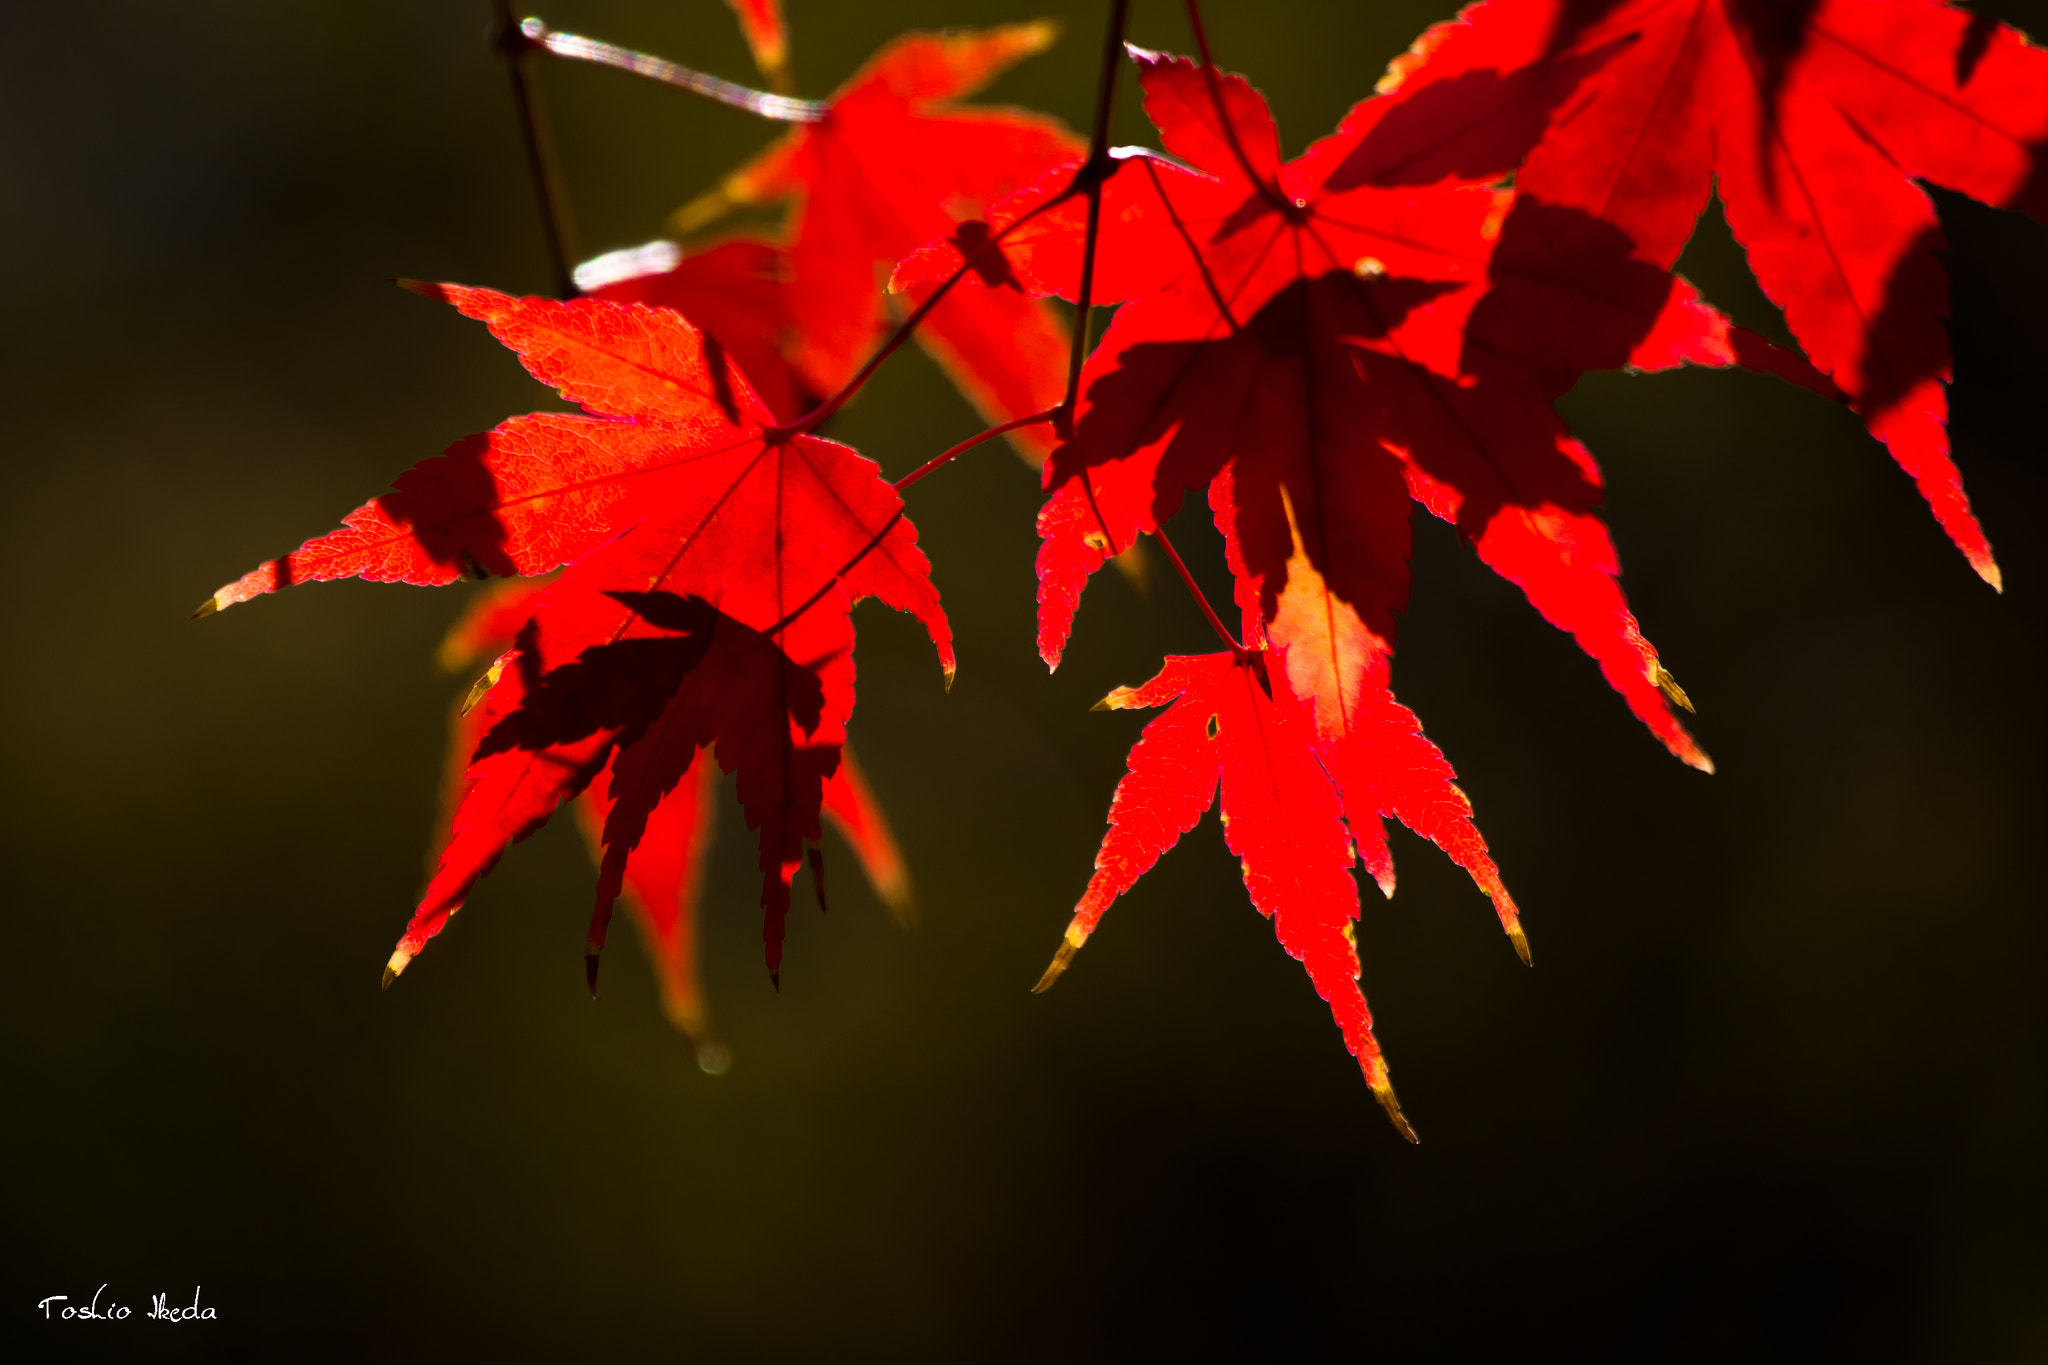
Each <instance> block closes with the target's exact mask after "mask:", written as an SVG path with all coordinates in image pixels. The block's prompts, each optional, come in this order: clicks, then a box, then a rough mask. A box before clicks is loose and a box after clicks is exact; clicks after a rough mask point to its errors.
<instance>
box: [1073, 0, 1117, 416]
mask: <svg viewBox="0 0 2048 1365" xmlns="http://www.w3.org/2000/svg"><path fill="white" fill-rule="evenodd" d="M1130 12H1131V3H1130V0H1111V4H1110V7H1109V24H1108V25H1107V27H1106V28H1105V29H1104V30H1103V35H1102V63H1101V66H1100V68H1099V69H1098V72H1097V75H1096V81H1095V123H1094V126H1093V127H1092V128H1091V129H1090V130H1089V134H1088V162H1087V164H1086V165H1085V166H1083V167H1082V173H1081V175H1078V176H1076V177H1075V183H1076V186H1078V185H1079V184H1080V181H1081V179H1082V177H1083V176H1085V177H1086V179H1087V185H1086V193H1087V195H1088V233H1087V236H1086V237H1084V238H1083V239H1082V242H1081V289H1080V292H1079V293H1078V294H1077V295H1076V296H1075V308H1074V343H1073V349H1072V350H1071V351H1069V352H1068V355H1067V393H1066V397H1065V398H1064V399H1062V400H1061V402H1060V416H1059V417H1058V418H1056V419H1055V423H1056V427H1057V429H1058V430H1059V432H1060V434H1061V435H1062V436H1071V435H1072V434H1073V431H1074V408H1075V405H1076V404H1077V403H1079V401H1080V397H1081V366H1082V364H1083V363H1084V362H1085V361H1086V360H1087V359H1088V345H1089V342H1090V341H1091V340H1092V337H1091V335H1090V334H1091V333H1092V332H1093V331H1094V330H1095V318H1094V315H1093V314H1092V312H1091V311H1090V308H1091V306H1092V305H1093V303H1094V302H1095V244H1096V242H1097V241H1098V240H1099V239H1100V238H1101V235H1102V183H1103V181H1105V180H1106V179H1108V178H1109V174H1110V161H1109V121H1110V115H1111V114H1112V113H1113V112H1114V111H1115V108H1116V78H1117V73H1118V71H1119V70H1121V69H1122V65H1123V55H1124V51H1123V49H1124V26H1125V23H1126V22H1127V21H1128V20H1129V18H1130ZM1069 192H1070V193H1071V190H1070V191H1069Z"/></svg>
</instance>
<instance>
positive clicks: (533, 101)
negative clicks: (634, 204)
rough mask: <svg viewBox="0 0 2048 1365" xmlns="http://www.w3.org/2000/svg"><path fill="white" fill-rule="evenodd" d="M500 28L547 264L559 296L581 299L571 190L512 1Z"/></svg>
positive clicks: (500, 1)
mask: <svg viewBox="0 0 2048 1365" xmlns="http://www.w3.org/2000/svg"><path fill="white" fill-rule="evenodd" d="M495 3H496V7H497V12H498V22H497V24H496V27H495V31H494V33H493V34H492V37H493V45H494V46H495V47H496V48H497V49H498V52H499V54H500V55H501V56H503V57H504V59H505V69H506V71H508V72H510V73H511V76H512V104H513V107H514V108H516V109H517V110H518V111H519V135H520V140H521V141H522V142H523V143H524V144H525V146H526V169H527V173H528V174H529V175H530V176H531V177H532V179H533V192H534V195H535V197H536V198H538V199H539V200H540V217H541V230H542V231H543V232H544V233H545V234H546V235H547V239H548V262H549V264H550V265H551V266H552V267H553V269H554V273H555V294H556V295H557V296H558V297H560V298H565V299H572V298H575V297H576V292H577V291H576V273H575V262H576V256H577V250H576V223H575V219H574V217H573V216H572V215H571V214H570V212H569V190H568V186H567V185H566V184H564V182H563V180H562V168H561V163H560V162H559V160H558V159H557V158H556V156H555V139H554V134H553V131H552V130H551V129H550V128H549V126H548V116H547V108H546V106H544V105H543V104H542V103H541V99H540V85H539V83H538V82H537V81H536V80H535V79H534V73H533V72H532V71H531V70H529V69H528V67H527V59H528V57H529V55H530V54H531V52H532V50H533V49H532V47H531V45H530V44H529V43H528V42H527V41H526V38H525V35H524V34H523V33H522V31H521V29H520V27H519V21H518V16H517V15H516V14H514V13H513V10H512V0H495Z"/></svg>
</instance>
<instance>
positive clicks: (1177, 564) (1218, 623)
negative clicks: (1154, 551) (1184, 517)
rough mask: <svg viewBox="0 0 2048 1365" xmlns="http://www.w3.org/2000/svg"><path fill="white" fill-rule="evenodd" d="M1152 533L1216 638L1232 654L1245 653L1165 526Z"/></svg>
mask: <svg viewBox="0 0 2048 1365" xmlns="http://www.w3.org/2000/svg"><path fill="white" fill-rule="evenodd" d="M1152 534H1153V535H1154V536H1155V537H1156V538H1157V539H1158V541H1159V548H1160V549H1162V550H1164V551H1166V557H1167V558H1168V559H1170V560H1172V561H1173V568H1174V572H1176V573H1178V574H1179V575H1180V581H1181V583H1182V584H1183V585H1184V586H1185V587H1186V588H1187V590H1188V592H1189V594H1190V595H1191V596H1193V597H1194V599H1195V605H1197V606H1199V607H1200V608H1201V609H1202V615H1204V616H1206V617H1208V618H1209V626H1210V628H1211V629H1213V630H1214V631H1215V632H1216V638H1217V639H1219V640H1221V641H1223V643H1224V644H1226V645H1228V646H1230V652H1231V653H1233V654H1240V655H1241V654H1244V653H1247V652H1248V651H1247V650H1246V649H1245V647H1244V646H1243V645H1242V644H1240V643H1239V642H1238V638H1237V637H1236V636H1235V635H1232V634H1231V633H1230V632H1229V631H1228V630H1226V629H1224V626H1223V618H1222V617H1220V616H1218V615H1217V614H1216V608H1214V607H1212V606H1210V605H1209V599H1208V597H1207V596H1206V595H1204V594H1203V592H1202V589H1201V587H1200V586H1199V585H1198V584H1197V583H1196V582H1195V576H1194V575H1193V574H1191V573H1189V572H1188V566H1187V562H1186V561H1185V560H1183V559H1182V558H1181V557H1180V551H1179V550H1176V549H1174V548H1173V541H1171V540H1170V539H1168V538H1167V535H1166V528H1165V527H1164V526H1161V527H1159V528H1158V529H1156V530H1155V531H1153V532H1152Z"/></svg>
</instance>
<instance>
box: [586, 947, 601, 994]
mask: <svg viewBox="0 0 2048 1365" xmlns="http://www.w3.org/2000/svg"><path fill="white" fill-rule="evenodd" d="M597 962H598V955H597V954H596V953H585V954H584V955H583V980H584V983H585V984H586V985H588V986H589V987H590V998H591V999H592V1000H595V999H597Z"/></svg>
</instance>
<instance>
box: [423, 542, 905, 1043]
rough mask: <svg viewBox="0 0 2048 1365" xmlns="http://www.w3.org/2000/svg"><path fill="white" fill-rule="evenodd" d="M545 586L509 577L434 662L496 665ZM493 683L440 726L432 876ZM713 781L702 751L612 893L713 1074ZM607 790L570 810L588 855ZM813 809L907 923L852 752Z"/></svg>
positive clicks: (900, 876)
mask: <svg viewBox="0 0 2048 1365" xmlns="http://www.w3.org/2000/svg"><path fill="white" fill-rule="evenodd" d="M546 587H547V584H546V582H544V581H536V580H533V579H508V580H506V581H504V582H501V583H499V584H497V585H496V586H494V587H493V588H491V589H490V590H488V591H486V592H484V593H482V594H480V595H479V596H478V597H477V598H476V600H475V601H474V602H473V603H472V604H471V606H470V607H469V609H468V610H467V611H465V612H464V613H463V615H462V617H461V619H460V620H458V621H457V622H456V624H455V625H454V626H453V627H452V628H451V629H450V630H449V632H448V635H447V637H446V638H445V639H444V640H443V641H442V642H441V648H440V650H439V655H438V657H439V660H440V663H441V666H442V667H443V668H444V669H446V670H448V671H450V672H454V671H456V670H458V669H460V668H462V667H464V666H465V665H467V664H470V663H471V662H472V661H474V660H476V659H477V658H478V657H480V656H484V655H489V656H493V658H494V661H495V658H496V656H498V655H500V654H501V653H502V651H504V650H506V649H509V648H510V647H511V646H512V644H513V642H514V640H515V639H516V638H517V637H518V635H519V632H520V631H521V630H522V629H523V628H524V627H525V625H526V623H527V622H528V621H529V620H530V619H532V616H533V612H534V608H535V606H536V600H535V599H536V598H538V596H539V595H540V594H541V593H542V591H543V590H544V589H545V588H546ZM494 666H495V664H494ZM500 671H501V670H500ZM495 682H496V674H495V673H492V672H487V673H485V675H484V676H483V678H481V679H479V680H478V683H477V685H476V687H474V688H473V689H472V691H471V694H470V696H469V697H466V698H463V699H461V700H459V701H458V703H457V705H456V707H455V713H454V715H453V717H452V718H451V720H450V723H449V739H450V745H449V752H448V767H447V778H446V784H445V793H444V798H443V802H442V805H443V810H442V816H441V821H440V827H439V829H438V831H437V832H436V834H435V836H434V839H433V841H432V844H431V851H430V854H429V865H428V866H429V872H430V873H431V872H432V870H433V869H434V868H435V867H436V866H437V865H438V864H439V861H440V856H441V852H442V850H443V848H444V847H445V846H446V844H447V841H448V833H449V830H450V829H451V827H452V826H453V823H454V819H455V813H456V810H457V809H458V807H459V806H460V804H461V794H462V790H463V777H464V773H465V771H466V770H467V768H468V766H469V762H470V758H471V756H472V755H473V754H475V753H476V751H477V746H478V745H479V743H480V742H481V741H482V740H483V737H484V719H485V713H484V712H482V711H480V710H478V709H477V708H476V707H475V706H474V705H473V703H474V701H475V699H476V698H477V697H478V696H480V695H481V693H482V692H484V691H487V690H488V689H489V688H490V686H492V685H493V684H494V683H495ZM716 780H717V765H716V763H715V762H714V761H713V759H712V757H711V756H710V754H709V753H708V752H705V751H699V752H698V754H697V756H696V758H695V760H694V761H693V762H692V763H691V765H690V767H689V769H688V770H687V771H686V772H685V773H684V774H683V776H682V778H681V780H679V781H678V782H677V784H676V786H675V789H674V790H673V791H671V792H670V793H669V794H668V795H667V796H666V797H664V798H662V800H661V801H660V802H659V804H657V805H656V807H655V809H654V810H653V811H652V812H651V813H650V815H649V817H648V822H647V829H646V832H645V834H644V835H643V836H642V838H641V840H640V842H639V843H638V844H637V845H636V846H635V847H634V848H633V850H632V852H631V854H630V856H629V857H628V859H627V863H626V870H625V876H624V879H623V883H622V887H621V892H620V899H621V900H622V901H624V902H625V904H626V907H627V912H628V914H629V916H630V917H631V918H632V920H633V922H634V924H635V925H636V926H637V927H638V929H639V931H640V937H641V941H642V943H643V944H644V945H645V947H646V950H647V956H648V959H649V960H650V961H651V962H652V963H653V965H654V972H655V979H656V981H657V983H658V985H659V987H660V991H661V1002H662V1010H663V1013H665V1014H666V1015H667V1016H668V1019H669V1022H670V1023H672V1024H674V1025H675V1026H676V1028H678V1029H679V1030H681V1031H682V1032H683V1034H684V1035H686V1036H687V1037H688V1038H689V1039H690V1040H691V1042H692V1043H693V1044H694V1045H695V1047H696V1050H697V1059H698V1062H699V1064H700V1065H702V1066H703V1067H704V1069H705V1070H707V1071H710V1072H713V1073H714V1074H715V1073H718V1072H722V1071H724V1070H725V1069H726V1067H727V1066H728V1065H729V1064H730V1061H731V1053H730V1051H729V1050H728V1049H727V1048H726V1047H725V1045H724V1044H723V1043H722V1042H720V1041H719V1040H718V1039H717V1037H716V1036H715V1035H714V1034H713V1032H712V1030H711V1011H710V1006H709V1004H708V1002H707V1001H706V1000H705V997H704V991H703V987H702V985H701V983H700V982H699V979H698V972H697V951H696V942H697V913H698V893H699V890H700V888H701V884H702V881H703V872H704V859H705V856H706V853H707V851H708V849H709V848H710V844H711V839H712V835H713V832H714V826H715V823H716V821H715V819H714V812H715V810H716V807H715V805H714V803H713V794H714V791H715V783H716ZM607 785H608V783H607V780H606V775H604V774H600V775H599V777H598V778H597V779H595V780H593V781H592V783H591V784H590V785H589V786H587V787H585V788H584V789H583V791H582V792H581V793H579V794H578V795H577V796H576V798H575V803H574V810H575V814H576V823H577V826H578V828H580V829H581V830H582V831H583V834H584V838H585V840H586V841H587V843H588V844H589V846H590V849H591V855H592V857H593V859H602V857H603V850H604V838H603V835H604V826H605V820H606V818H607V816H608V815H609V814H610V809H611V806H610V802H609V801H608V800H607V799H606V796H605V792H606V788H607ZM823 813H824V815H825V817H826V819H827V820H828V821H829V822H830V823H831V824H832V825H833V826H834V827H835V828H837V829H838V830H839V832H840V834H841V835H842V836H844V837H845V839H846V841H847V843H848V844H849V845H851V846H852V848H853V850H854V853H855V855H856V856H857V857H858V858H859V860H860V863H861V866H862V869H863V870H864V871H865V872H866V874H867V877H868V881H869V882H870V884H872V885H873V887H874V889H875V893H876V895H877V896H878V897H880V899H881V900H882V902H883V904H884V905H886V906H887V907H888V909H889V911H890V913H891V914H892V915H894V916H895V917H896V919H897V920H898V922H899V923H906V922H908V918H909V916H910V913H911V909H912V901H911V893H910V876H909V872H908V870H907V869H906V868H905V866H904V862H903V855H902V852H901V851H900V850H899V849H898V847H897V845H896V840H895V836H894V835H893V834H892V833H891V832H890V829H889V822H888V817H887V816H886V815H885V814H884V813H883V811H882V808H881V805H880V803H879V802H877V801H876V800H875V796H874V793H873V791H872V790H871V789H870V788H869V786H868V783H867V780H866V778H865V777H864V776H863V775H862V774H861V771H860V767H859V765H858V764H857V763H856V762H855V760H854V756H853V751H852V749H850V748H848V749H844V750H842V752H841V755H840V763H839V768H838V770H837V771H836V772H834V773H833V774H832V776H831V777H829V778H828V779H826V782H825V787H824V793H823ZM604 927H605V926H604V925H603V924H601V923H598V922H596V921H595V920H593V923H592V926H591V935H590V938H591V942H590V943H589V945H588V954H587V964H588V969H589V972H590V976H591V983H590V984H591V987H592V990H593V991H595V989H596V980H595V976H596V963H597V956H598V954H599V953H600V952H601V951H602V950H603V947H604Z"/></svg>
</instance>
